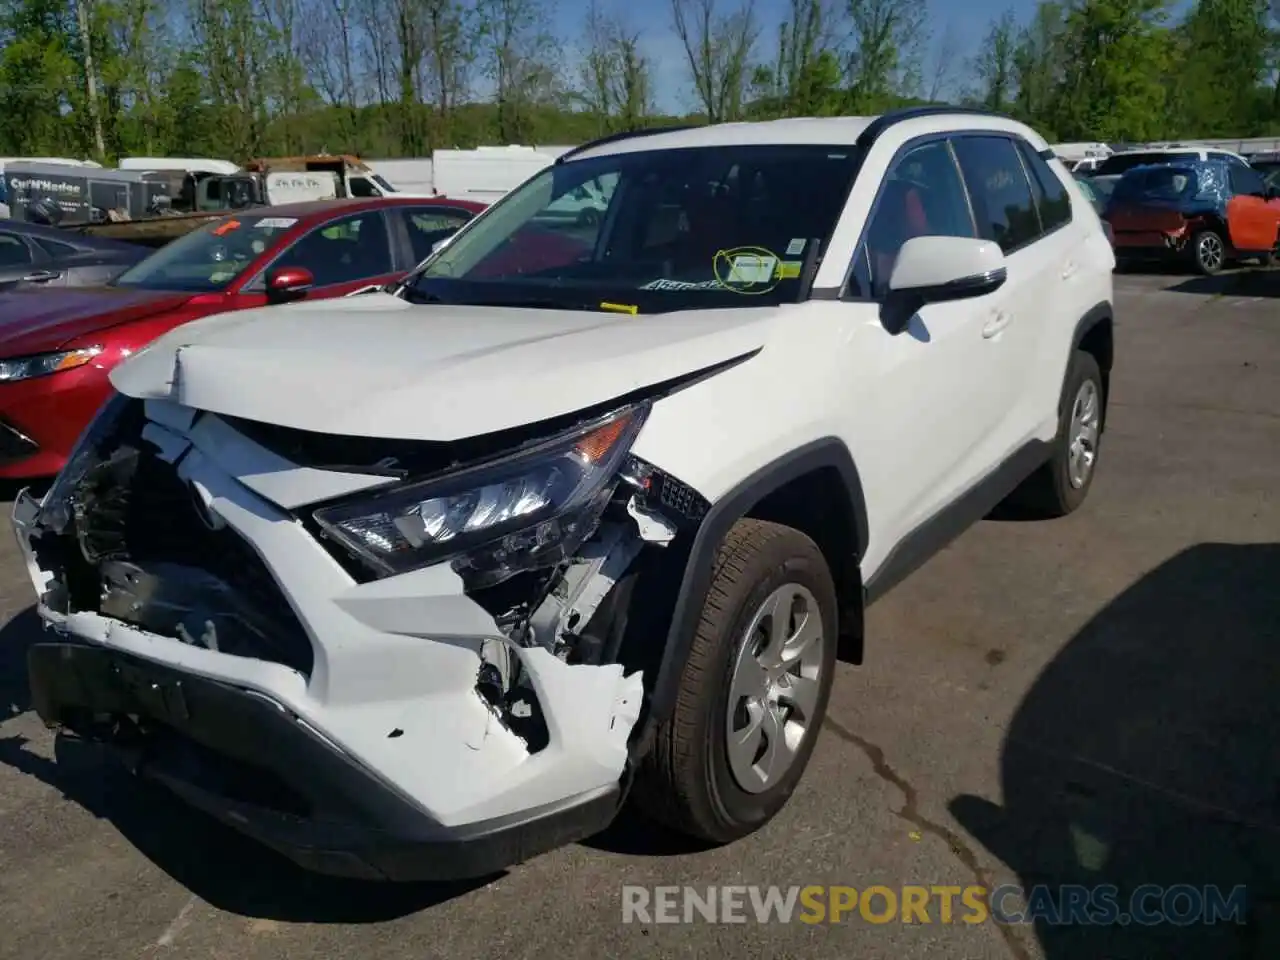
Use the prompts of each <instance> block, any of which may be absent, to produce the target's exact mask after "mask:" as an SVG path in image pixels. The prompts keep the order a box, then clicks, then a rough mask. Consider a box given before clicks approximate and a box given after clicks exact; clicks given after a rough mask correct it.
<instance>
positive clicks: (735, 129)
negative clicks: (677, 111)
mask: <svg viewBox="0 0 1280 960" xmlns="http://www.w3.org/2000/svg"><path fill="white" fill-rule="evenodd" d="M899 126H901V131H900V132H901V134H902V135H903V136H905V137H911V136H919V135H921V134H923V133H928V132H932V131H936V132H945V131H947V130H965V131H975V132H976V131H986V130H989V131H992V132H1004V133H1013V134H1017V135H1019V136H1022V137H1025V138H1026V139H1028V140H1030V141H1031V142H1032V143H1033V144H1034V145H1035V147H1036V149H1038V150H1043V149H1045V148H1046V147H1047V144H1046V143H1045V142H1044V140H1043V138H1041V137H1040V136H1039V135H1038V134H1037V133H1036V132H1035V131H1034V130H1032V129H1031V128H1029V127H1027V126H1025V125H1023V124H1021V123H1018V122H1017V121H1016V120H1013V119H1011V118H1009V117H1006V116H1002V115H999V114H994V113H989V112H986V111H981V110H973V109H966V108H945V107H938V108H929V107H922V108H907V109H904V110H901V111H894V112H892V113H887V114H882V115H879V116H863V117H786V118H783V119H779V120H757V121H743V122H739V123H716V124H711V125H707V126H695V127H676V128H672V129H671V130H662V129H656V128H655V129H650V130H643V131H639V132H638V133H635V134H630V135H627V134H624V135H620V136H617V137H606V138H602V139H601V140H599V141H595V142H593V143H587V144H584V145H583V146H581V147H578V148H577V149H576V150H574V151H570V153H568V154H566V155H564V156H563V157H561V158H560V160H561V161H562V162H572V161H574V160H579V159H585V158H587V157H602V156H610V155H613V154H621V153H638V152H641V151H649V150H680V149H687V148H692V147H729V146H755V145H759V146H786V145H808V146H822V145H834V144H848V145H849V146H850V147H853V146H869V145H870V144H868V143H866V142H865V141H866V140H867V139H868V138H869V137H878V136H880V135H882V134H883V133H884V132H886V131H888V130H890V129H893V130H895V131H897V130H898V127H899Z"/></svg>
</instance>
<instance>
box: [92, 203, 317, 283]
mask: <svg viewBox="0 0 1280 960" xmlns="http://www.w3.org/2000/svg"><path fill="white" fill-rule="evenodd" d="M297 222H298V221H297V219H296V218H294V217H277V216H271V215H269V214H254V215H251V216H234V217H226V218H224V219H221V220H215V221H213V222H212V223H210V224H208V225H207V226H204V227H201V228H200V229H199V230H195V231H193V232H191V233H188V234H187V235H186V236H184V237H179V238H178V239H177V240H174V241H173V242H172V243H169V244H166V245H165V246H163V247H161V248H160V249H159V250H157V251H156V252H155V253H153V254H151V256H149V257H147V258H146V259H145V260H142V261H140V262H139V263H137V264H135V265H134V266H132V267H130V268H129V269H128V270H126V271H125V272H124V273H122V274H121V275H120V276H119V277H117V278H116V279H115V281H114V283H113V286H117V287H133V288H137V289H142V290H179V291H184V292H186V291H190V292H192V293H216V292H218V291H221V290H225V289H226V288H227V287H228V286H230V285H231V284H232V283H233V282H235V280H236V278H238V277H239V276H240V275H241V274H242V273H244V271H245V270H246V269H247V268H248V267H249V264H251V263H252V262H253V261H254V260H256V259H257V258H258V257H259V256H260V255H261V254H262V253H264V252H266V250H267V249H268V248H270V247H271V246H273V245H274V244H275V242H276V240H277V239H278V238H279V237H280V235H281V234H283V233H285V231H287V230H289V229H290V228H291V227H293V226H294V224H296V223H297Z"/></svg>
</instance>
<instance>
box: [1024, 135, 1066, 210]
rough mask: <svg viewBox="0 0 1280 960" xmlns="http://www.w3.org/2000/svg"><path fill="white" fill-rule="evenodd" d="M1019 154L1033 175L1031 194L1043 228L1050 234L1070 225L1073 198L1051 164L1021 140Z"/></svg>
mask: <svg viewBox="0 0 1280 960" xmlns="http://www.w3.org/2000/svg"><path fill="white" fill-rule="evenodd" d="M1018 152H1019V153H1021V154H1022V162H1023V163H1024V164H1026V167H1027V172H1028V173H1030V174H1031V194H1032V196H1033V197H1034V199H1035V202H1036V209H1037V210H1039V211H1040V226H1041V228H1043V230H1044V232H1045V233H1048V232H1049V231H1050V230H1057V229H1058V227H1061V226H1063V225H1064V224H1068V223H1070V222H1071V198H1070V197H1069V196H1068V195H1067V188H1066V185H1065V184H1064V183H1063V182H1062V181H1061V180H1059V179H1058V175H1057V174H1055V173H1054V172H1053V171H1052V170H1051V169H1050V168H1049V164H1047V163H1045V162H1044V160H1042V159H1041V158H1040V154H1038V153H1036V151H1035V148H1033V147H1032V146H1031V144H1029V143H1027V142H1026V141H1025V140H1019V141H1018Z"/></svg>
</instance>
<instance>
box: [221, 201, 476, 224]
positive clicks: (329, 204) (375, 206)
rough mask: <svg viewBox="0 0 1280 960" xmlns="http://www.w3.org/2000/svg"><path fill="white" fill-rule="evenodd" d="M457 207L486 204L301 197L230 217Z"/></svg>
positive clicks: (307, 217)
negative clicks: (394, 208)
mask: <svg viewBox="0 0 1280 960" xmlns="http://www.w3.org/2000/svg"><path fill="white" fill-rule="evenodd" d="M405 206H413V207H421V206H427V207H457V208H461V209H463V210H469V211H471V212H472V213H479V212H480V211H481V210H483V209H484V208H485V206H486V205H485V204H483V203H479V202H477V201H475V200H454V199H452V198H450V197H358V198H357V197H347V198H345V199H341V200H301V201H298V202H297V203H281V204H276V205H274V206H268V207H251V208H249V209H247V210H239V211H229V212H228V213H227V216H231V217H237V216H239V217H258V216H262V217H296V218H297V219H299V220H327V219H328V218H329V217H330V216H342V215H346V214H350V213H360V212H361V211H362V210H380V209H383V208H385V207H405Z"/></svg>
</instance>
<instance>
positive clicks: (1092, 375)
mask: <svg viewBox="0 0 1280 960" xmlns="http://www.w3.org/2000/svg"><path fill="white" fill-rule="evenodd" d="M1086 381H1091V382H1092V383H1093V385H1094V389H1095V390H1096V391H1097V398H1098V403H1099V416H1100V422H1099V429H1098V441H1097V443H1096V444H1095V445H1094V449H1093V454H1094V459H1093V466H1092V468H1091V469H1090V470H1089V471H1088V473H1087V475H1086V476H1085V478H1084V483H1083V484H1081V485H1080V486H1074V485H1073V484H1072V482H1071V468H1070V463H1071V423H1072V415H1073V413H1074V407H1075V403H1076V398H1077V397H1078V396H1079V395H1080V391H1081V389H1082V387H1083V386H1084V384H1085V382H1086ZM1106 402H1107V394H1106V391H1105V389H1104V387H1103V382H1102V371H1101V369H1099V367H1098V361H1097V360H1096V359H1095V358H1094V356H1093V354H1090V353H1085V352H1084V351H1083V350H1077V351H1076V352H1075V354H1074V355H1073V356H1072V358H1071V364H1070V366H1069V367H1068V368H1067V377H1066V380H1065V381H1064V382H1063V385H1062V399H1061V401H1060V402H1059V408H1060V409H1059V411H1058V435H1057V437H1056V438H1055V439H1054V442H1053V452H1052V453H1051V454H1050V456H1049V459H1048V461H1047V462H1046V463H1045V464H1044V465H1043V466H1042V467H1040V469H1039V470H1037V471H1036V472H1035V473H1033V474H1031V476H1029V477H1027V479H1026V480H1024V481H1023V482H1022V484H1021V485H1020V486H1019V487H1018V488H1017V489H1016V490H1015V491H1014V492H1013V493H1012V494H1011V495H1010V497H1009V500H1008V503H1009V504H1010V505H1011V506H1013V507H1014V508H1015V510H1016V511H1017V512H1019V513H1023V514H1029V515H1030V517H1032V518H1037V519H1045V520H1050V519H1053V518H1055V517H1065V516H1066V515H1067V514H1069V513H1074V512H1075V511H1076V510H1077V509H1078V508H1079V507H1080V505H1081V504H1082V503H1084V501H1085V498H1086V497H1087V496H1088V495H1089V490H1090V488H1091V487H1092V486H1093V478H1094V477H1095V476H1097V473H1098V458H1099V456H1100V455H1101V451H1102V429H1101V428H1102V427H1103V426H1104V425H1105V424H1106V415H1107V413H1106Z"/></svg>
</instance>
